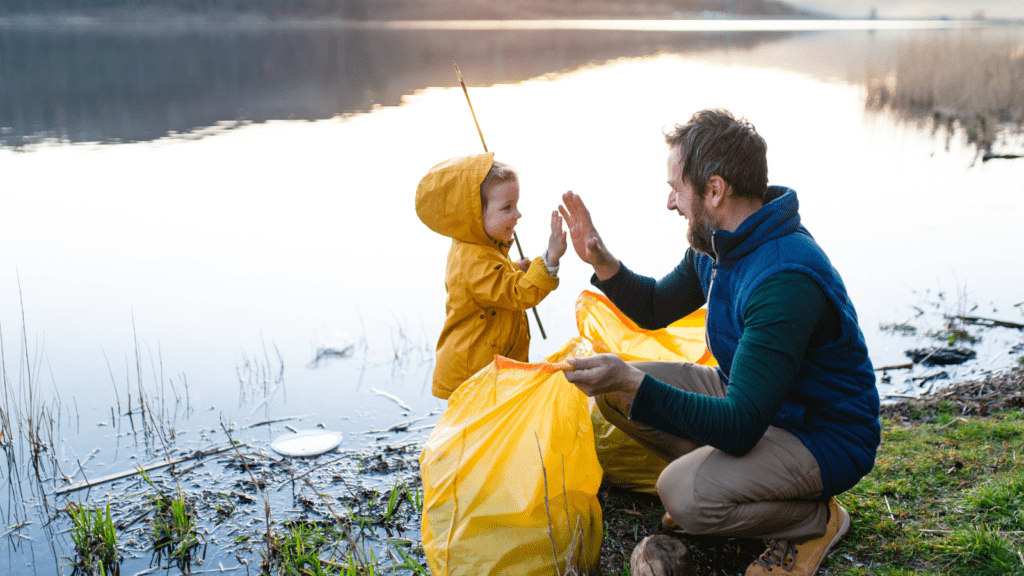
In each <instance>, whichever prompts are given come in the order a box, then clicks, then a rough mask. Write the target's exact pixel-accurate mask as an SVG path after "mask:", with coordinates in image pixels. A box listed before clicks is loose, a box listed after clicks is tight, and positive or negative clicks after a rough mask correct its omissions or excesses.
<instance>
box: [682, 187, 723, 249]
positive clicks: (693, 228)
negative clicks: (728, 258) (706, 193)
mask: <svg viewBox="0 0 1024 576" xmlns="http://www.w3.org/2000/svg"><path fill="white" fill-rule="evenodd" d="M690 213H691V214H693V220H691V221H690V223H689V224H690V225H689V227H688V228H687V230H686V241H687V242H689V243H690V247H691V248H693V249H694V250H696V251H698V252H703V253H705V254H707V255H708V256H711V257H712V258H714V257H715V249H714V247H713V246H712V244H711V236H712V235H713V234H714V233H715V231H716V230H717V229H718V227H717V226H715V224H714V223H713V222H712V221H711V219H710V218H708V214H707V211H705V210H704V203H703V202H702V201H701V199H700V198H698V197H697V195H696V194H694V195H693V200H692V201H691V202H690Z"/></svg>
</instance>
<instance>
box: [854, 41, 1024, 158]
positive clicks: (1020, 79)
mask: <svg viewBox="0 0 1024 576" xmlns="http://www.w3.org/2000/svg"><path fill="white" fill-rule="evenodd" d="M897 54H898V56H897V57H896V61H895V62H894V63H893V64H892V68H891V69H888V70H886V71H884V72H882V73H879V74H875V75H874V77H873V78H872V79H871V80H869V82H868V99H867V105H868V107H869V108H870V109H892V110H895V111H897V112H898V113H900V114H902V115H905V116H909V117H911V118H917V119H932V120H933V122H934V124H935V127H936V128H940V127H945V128H946V129H947V132H948V133H950V134H951V133H953V132H954V131H955V129H956V127H957V126H959V127H960V128H961V129H963V131H964V132H965V133H966V135H967V140H968V142H969V143H971V144H975V145H977V146H978V148H979V150H980V151H981V152H983V153H985V154H986V155H987V154H989V153H990V152H991V149H992V146H993V145H994V144H996V142H997V141H998V139H999V137H1000V132H1001V131H1003V130H1004V129H1006V128H1007V127H1009V128H1011V130H1015V131H1017V132H1018V133H1019V131H1020V127H1021V124H1022V123H1024V91H1022V90H1020V86H1021V85H1024V46H1022V45H1021V44H1020V43H1019V42H1018V41H1016V40H1014V39H1012V38H1010V37H1005V38H1000V39H995V38H992V39H983V38H981V37H980V36H979V35H977V34H976V33H973V32H962V33H960V34H951V35H943V36H938V37H936V36H928V37H927V39H926V40H920V39H912V40H910V41H908V42H906V43H905V44H904V45H903V46H901V47H900V50H898V51H897Z"/></svg>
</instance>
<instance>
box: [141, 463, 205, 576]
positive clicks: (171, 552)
mask: <svg viewBox="0 0 1024 576" xmlns="http://www.w3.org/2000/svg"><path fill="white" fill-rule="evenodd" d="M138 473H139V476H141V477H142V479H143V480H144V481H145V482H146V483H147V484H149V485H150V487H152V488H153V489H154V490H155V491H156V494H155V495H150V496H149V499H150V507H151V510H152V512H153V518H152V519H151V520H150V526H151V527H152V528H153V532H152V533H151V534H150V538H151V542H152V544H151V549H152V550H153V551H154V552H155V553H156V561H157V563H160V562H162V560H163V558H164V557H166V558H167V561H168V564H170V563H171V562H173V563H174V565H175V566H177V568H178V569H179V570H180V571H181V572H183V573H185V574H188V573H189V572H191V569H192V562H193V561H194V559H195V557H196V555H197V554H198V552H199V548H200V546H201V547H202V549H203V557H204V558H205V557H206V537H205V536H203V535H202V534H201V533H200V532H199V531H198V528H197V525H196V514H195V508H194V506H191V505H189V504H187V503H186V502H185V496H184V494H183V493H182V491H181V486H178V491H177V494H176V495H174V496H172V495H170V494H166V493H164V492H163V491H162V490H161V489H160V488H158V487H157V485H156V484H154V483H153V480H152V479H151V478H150V477H149V474H147V473H146V471H145V470H143V469H142V468H141V467H139V468H138Z"/></svg>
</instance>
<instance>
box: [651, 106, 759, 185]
mask: <svg viewBox="0 0 1024 576" xmlns="http://www.w3.org/2000/svg"><path fill="white" fill-rule="evenodd" d="M665 142H667V143H668V145H669V146H670V147H671V148H676V147H678V148H679V151H680V159H681V160H682V162H683V166H682V168H683V179H684V180H686V181H688V182H689V183H690V185H692V186H693V188H694V191H695V192H696V194H697V195H698V196H699V197H701V198H703V197H704V193H705V192H706V188H707V184H708V180H710V179H711V177H712V176H719V177H721V178H722V179H723V180H725V181H726V182H727V183H729V184H730V185H731V186H732V189H733V192H734V193H735V194H736V196H741V197H748V198H757V199H758V200H761V201H763V200H764V196H765V193H766V192H767V191H768V158H767V152H768V144H767V143H766V142H765V141H764V138H762V137H761V135H760V134H758V133H757V130H756V129H754V125H753V124H751V123H750V122H748V121H747V120H746V118H740V119H737V118H736V117H735V116H733V115H732V113H731V112H729V111H728V110H720V109H708V110H701V111H700V112H697V113H696V114H694V115H693V117H691V118H690V121H689V122H687V123H686V124H676V126H675V129H673V130H672V131H671V132H667V133H665Z"/></svg>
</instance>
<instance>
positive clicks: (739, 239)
mask: <svg viewBox="0 0 1024 576" xmlns="http://www.w3.org/2000/svg"><path fill="white" fill-rule="evenodd" d="M765 200H766V203H765V205H764V206H762V207H761V209H760V210H758V211H757V212H754V213H753V214H751V215H750V216H748V217H747V219H746V220H744V221H743V223H742V224H740V225H739V227H738V228H736V231H735V232H729V231H728V230H716V231H715V233H714V234H712V236H711V245H712V246H713V247H714V250H715V262H718V263H721V262H725V261H729V260H739V259H740V258H743V257H744V256H746V255H747V254H750V253H751V252H753V251H754V250H755V249H756V248H757V247H758V246H760V245H762V244H764V243H765V242H767V241H769V240H772V239H774V238H778V237H780V236H784V235H786V234H791V233H793V232H795V231H796V230H797V229H798V228H800V215H799V214H798V213H797V210H798V209H799V207H800V204H799V202H797V199H796V191H794V190H793V189H792V188H786V187H784V186H769V187H768V192H767V194H765Z"/></svg>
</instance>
